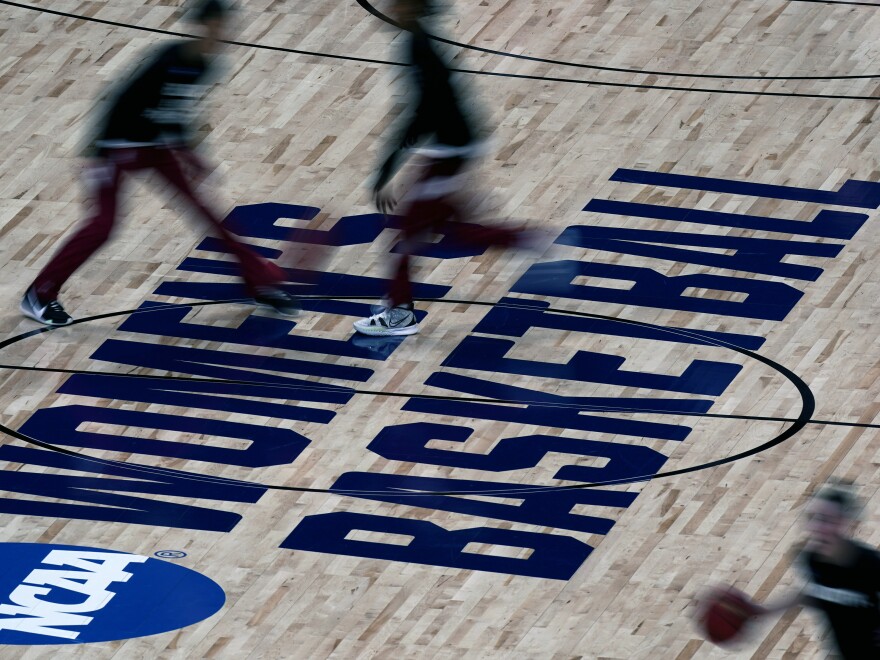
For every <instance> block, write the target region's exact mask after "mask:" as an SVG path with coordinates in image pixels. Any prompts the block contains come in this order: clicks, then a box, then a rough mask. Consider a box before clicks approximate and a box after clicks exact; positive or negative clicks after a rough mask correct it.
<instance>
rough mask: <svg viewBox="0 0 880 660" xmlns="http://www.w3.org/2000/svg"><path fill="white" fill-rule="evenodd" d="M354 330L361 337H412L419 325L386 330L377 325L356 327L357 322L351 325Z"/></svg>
mask: <svg viewBox="0 0 880 660" xmlns="http://www.w3.org/2000/svg"><path fill="white" fill-rule="evenodd" d="M352 325H353V326H354V329H355V330H357V331H358V332H359V333H361V334H362V335H368V336H370V337H398V336H404V335H414V334H416V333H418V331H419V330H420V328H419V324H418V323H416V324H414V325H408V326H406V327H405V328H386V327H383V326H379V325H368V326H361V325H358V321H355V322H354V323H352Z"/></svg>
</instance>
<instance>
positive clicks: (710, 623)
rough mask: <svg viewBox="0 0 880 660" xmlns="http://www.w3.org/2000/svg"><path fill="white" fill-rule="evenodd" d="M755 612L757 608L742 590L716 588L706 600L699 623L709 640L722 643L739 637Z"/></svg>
mask: <svg viewBox="0 0 880 660" xmlns="http://www.w3.org/2000/svg"><path fill="white" fill-rule="evenodd" d="M757 613H758V609H757V608H756V607H755V605H754V604H752V602H751V601H750V600H749V598H748V596H746V595H745V594H743V593H742V592H740V591H738V590H736V589H734V588H732V587H728V588H725V589H717V590H715V591H713V592H712V593H711V594H710V595H709V597H708V598H707V600H706V603H705V605H704V610H703V613H702V616H701V618H700V624H701V627H702V631H703V634H704V635H705V636H706V638H707V639H708V640H709V641H710V642H712V643H713V644H724V643H726V642H730V641H733V640H735V639H736V638H737V637H739V636H740V634H741V633H742V632H743V630H744V629H745V628H746V627H747V625H748V623H749V621H750V620H751V619H752V618H753V617H754V616H755V615H757Z"/></svg>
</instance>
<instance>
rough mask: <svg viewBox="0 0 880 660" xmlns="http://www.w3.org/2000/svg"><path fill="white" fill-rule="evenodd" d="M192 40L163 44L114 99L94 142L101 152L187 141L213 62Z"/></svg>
mask: <svg viewBox="0 0 880 660" xmlns="http://www.w3.org/2000/svg"><path fill="white" fill-rule="evenodd" d="M188 44H189V42H183V41H181V42H175V43H171V44H166V45H164V46H162V47H160V48H159V49H158V50H157V51H156V52H155V53H154V54H153V55H152V57H151V58H150V59H149V60H148V61H147V63H146V65H145V66H144V67H143V68H141V69H140V71H138V73H136V74H135V75H134V77H132V78H131V80H129V81H128V82H127V83H125V84H124V85H123V86H122V88H121V89H120V90H119V91H118V92H117V93H116V95H115V97H114V98H113V100H112V102H111V104H110V107H109V108H108V111H107V114H106V116H105V118H104V121H103V123H102V125H101V126H100V127H99V130H98V134H97V136H96V138H95V141H94V146H95V147H97V148H98V150H99V151H101V150H104V149H107V148H112V147H121V146H127V145H129V146H134V145H139V146H145V145H151V144H175V143H178V144H179V143H183V142H186V141H187V138H188V133H189V124H190V121H191V114H192V110H193V105H194V103H195V101H196V100H197V99H198V98H199V97H201V96H202V94H203V93H204V91H205V86H204V85H203V84H201V82H202V80H203V79H204V77H205V74H206V73H207V71H208V61H207V60H206V59H205V58H204V57H202V56H201V55H199V54H197V53H193V52H192V51H191V50H190V48H188V47H187V46H188Z"/></svg>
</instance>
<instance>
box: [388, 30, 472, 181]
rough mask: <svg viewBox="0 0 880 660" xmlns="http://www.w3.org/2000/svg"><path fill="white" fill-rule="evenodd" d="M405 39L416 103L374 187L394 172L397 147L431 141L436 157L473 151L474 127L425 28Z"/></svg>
mask: <svg viewBox="0 0 880 660" xmlns="http://www.w3.org/2000/svg"><path fill="white" fill-rule="evenodd" d="M407 39H408V41H407V56H408V58H409V63H410V75H411V76H412V82H411V84H412V90H411V92H412V94H413V97H414V98H413V100H414V101H415V103H414V107H413V112H412V114H411V115H410V117H409V121H408V123H407V125H406V128H405V129H404V131H403V136H402V138H401V139H400V140H399V141H398V142H397V143H396V144H395V145H394V146H393V151H392V153H391V154H390V155H389V157H388V159H387V160H386V161H385V162H384V164H383V165H382V169H381V171H380V173H379V178H378V181H377V183H376V187H377V188H381V187H382V186H383V185H384V184H385V183H386V182H387V181H388V179H390V178H391V176H392V175H393V173H394V170H395V169H396V164H397V163H396V161H397V155H398V153H399V152H400V150H401V149H405V148H408V147H413V146H415V145H416V144H418V143H419V142H424V141H427V142H431V143H433V144H432V148H431V149H430V151H431V152H435V151H436V156H437V157H439V158H443V157H450V158H467V157H468V156H469V155H470V153H471V152H472V151H473V149H472V147H471V145H472V143H473V142H474V140H475V136H474V131H473V129H472V128H471V126H470V124H469V122H468V120H467V118H466V116H465V113H464V112H463V111H462V108H461V105H460V103H459V99H458V93H457V91H456V89H455V86H454V85H453V83H452V80H451V75H450V71H449V68H448V67H447V66H446V63H445V62H444V61H443V59H442V58H441V57H440V55H439V54H438V53H437V51H436V50H435V49H434V45H433V43H432V41H431V39H430V38H429V37H428V36H427V35H426V34H425V32H424V31H422V30H421V29H415V30H413V31H411V32H409V34H408V36H407ZM432 155H433V153H432Z"/></svg>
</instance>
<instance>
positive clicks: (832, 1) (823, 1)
mask: <svg viewBox="0 0 880 660" xmlns="http://www.w3.org/2000/svg"><path fill="white" fill-rule="evenodd" d="M787 1H788V2H809V3H811V4H816V5H852V6H854V7H880V4H877V3H876V2H851V1H850V0H787Z"/></svg>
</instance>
